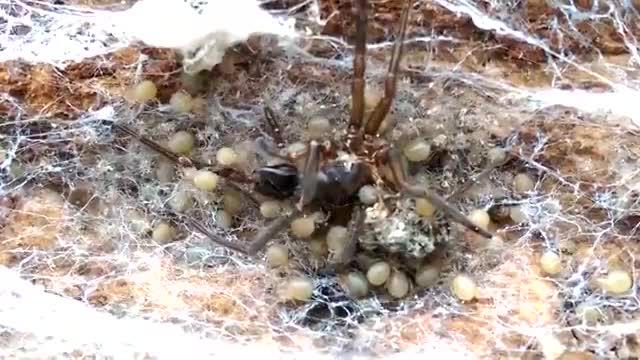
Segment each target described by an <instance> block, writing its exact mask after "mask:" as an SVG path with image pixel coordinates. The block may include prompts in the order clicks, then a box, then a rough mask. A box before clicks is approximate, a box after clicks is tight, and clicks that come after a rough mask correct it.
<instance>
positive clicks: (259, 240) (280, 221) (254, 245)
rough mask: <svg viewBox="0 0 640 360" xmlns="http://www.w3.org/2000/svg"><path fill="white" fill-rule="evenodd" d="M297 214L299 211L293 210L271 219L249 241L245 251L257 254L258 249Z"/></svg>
mask: <svg viewBox="0 0 640 360" xmlns="http://www.w3.org/2000/svg"><path fill="white" fill-rule="evenodd" d="M298 215H300V212H299V211H297V210H294V211H292V212H291V213H290V214H288V215H283V216H281V217H279V218H277V219H275V220H273V221H272V222H271V223H269V225H267V226H266V227H263V228H262V229H260V231H258V233H257V234H256V236H255V237H254V238H253V240H252V241H251V243H249V246H247V253H248V254H249V255H255V254H257V253H258V251H260V250H262V249H263V248H264V247H265V246H266V245H267V243H268V242H269V241H270V240H272V239H273V238H274V237H275V236H276V235H278V233H279V232H280V231H282V230H284V229H285V228H286V227H287V226H289V224H291V221H292V220H293V219H294V218H295V217H296V216H298Z"/></svg>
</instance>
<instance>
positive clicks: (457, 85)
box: [0, 0, 640, 359]
mask: <svg viewBox="0 0 640 360" xmlns="http://www.w3.org/2000/svg"><path fill="white" fill-rule="evenodd" d="M371 2H372V3H373V4H372V6H371V8H370V25H369V41H370V43H371V44H375V46H374V47H372V49H371V50H370V51H369V54H370V57H369V61H368V78H369V86H374V87H375V88H376V89H378V91H380V89H381V86H380V85H381V84H382V81H383V78H384V74H385V70H386V61H387V60H388V58H389V53H390V44H389V43H387V42H385V41H391V40H392V39H393V36H392V35H393V33H394V32H395V25H394V24H397V22H396V20H397V18H398V15H399V9H400V7H401V6H402V2H400V1H398V0H393V1H371ZM78 3H79V4H78V5H82V6H94V5H95V4H91V3H90V2H84V1H82V2H78ZM87 3H89V4H87ZM299 3H302V2H300V1H273V2H270V3H268V4H266V5H265V8H268V9H269V10H272V11H281V10H283V9H293V8H296V5H298V4H299ZM512 3H516V5H506V4H512ZM311 4H314V3H313V2H309V4H307V5H305V6H301V7H299V8H297V10H296V11H295V12H294V13H293V14H292V16H295V17H296V18H298V19H299V20H300V25H299V26H300V28H302V27H304V26H307V27H308V30H310V31H311V32H312V33H313V34H316V35H320V34H321V35H324V37H322V38H315V39H314V40H310V39H309V40H302V41H301V43H299V44H298V45H299V46H300V47H301V48H302V49H304V51H305V52H304V53H302V52H300V51H298V52H296V53H295V55H291V53H286V52H284V51H283V50H282V49H280V48H278V47H277V46H276V42H275V41H273V39H270V38H267V37H263V38H261V37H255V38H252V39H250V41H249V42H248V43H247V44H242V45H240V46H237V47H235V48H233V49H231V50H230V51H229V52H228V54H227V55H226V57H225V61H224V62H223V64H221V65H219V66H218V67H216V68H215V69H213V70H212V71H211V73H209V74H207V76H206V81H203V83H202V84H200V85H201V86H194V84H193V83H192V82H191V83H189V86H186V85H187V84H186V83H185V82H184V81H183V78H182V75H181V74H180V71H179V70H180V63H179V59H178V57H177V56H176V55H175V54H174V53H172V52H171V51H168V50H159V49H151V48H149V47H146V46H143V45H139V46H131V47H129V48H125V49H122V50H120V51H117V52H115V53H112V54H108V55H106V56H101V57H99V58H92V59H86V60H85V61H83V62H82V63H78V64H71V65H69V66H68V67H67V68H65V69H56V68H54V67H52V66H50V65H47V64H26V63H22V62H20V61H12V62H6V63H2V64H0V92H1V93H3V94H4V95H6V97H5V98H4V99H7V101H4V102H2V103H0V112H1V115H0V116H1V118H0V119H2V121H0V129H1V130H0V146H1V149H2V150H3V153H2V155H3V156H4V159H6V160H7V161H6V162H5V164H7V165H8V167H7V169H6V171H5V172H4V173H3V174H2V176H3V177H2V182H3V184H4V186H5V187H4V189H5V190H4V191H5V192H6V193H5V194H2V197H1V198H0V205H1V206H2V207H1V208H0V211H1V212H0V221H1V222H0V226H2V228H1V230H0V262H1V263H2V264H3V265H4V266H7V267H9V268H11V269H12V270H14V271H16V272H18V273H20V275H21V276H22V277H24V278H25V279H28V280H31V281H33V282H34V283H37V284H39V285H42V286H44V289H46V290H47V291H50V292H53V293H55V294H59V295H60V296H64V297H68V298H70V299H75V301H79V302H85V303H87V304H90V305H91V306H92V307H94V308H95V309H96V311H105V312H109V313H112V314H114V316H117V317H120V316H129V317H133V318H140V319H149V321H151V320H155V321H163V322H171V323H175V324H177V325H176V326H187V327H189V328H190V329H191V330H190V331H195V332H199V333H204V334H207V335H208V336H212V337H216V338H223V339H225V340H228V341H230V342H240V343H247V344H250V343H258V342H260V343H262V344H267V345H269V346H274V347H276V346H278V347H281V348H282V349H283V350H284V351H297V350H309V349H311V348H314V349H317V350H318V351H322V352H324V351H330V352H337V353H340V352H345V351H349V352H357V353H364V354H365V355H368V356H373V357H383V356H386V355H390V354H392V353H396V352H407V353H410V352H414V351H417V352H420V351H426V349H436V350H439V351H442V352H457V353H459V354H466V355H467V356H469V357H470V358H496V356H501V357H503V358H527V359H529V358H539V357H542V356H545V357H546V358H554V359H557V358H562V359H592V358H593V359H595V358H599V359H601V358H614V357H616V358H626V359H631V358H634V357H638V356H640V347H639V346H638V341H640V339H638V336H640V325H638V320H639V316H640V302H639V299H638V297H637V290H636V291H631V293H630V294H628V295H625V296H618V297H613V296H609V295H606V294H603V293H602V291H600V290H599V289H598V288H597V286H595V283H596V279H597V278H599V277H601V276H604V275H606V273H607V271H608V270H609V269H612V268H614V267H616V268H623V269H625V270H626V271H628V272H630V273H631V274H632V275H633V276H634V277H636V278H637V270H638V269H639V268H640V265H639V264H638V261H637V260H636V258H635V257H636V255H637V254H640V245H639V243H638V240H639V239H638V236H637V233H636V227H637V223H638V219H640V217H638V209H639V208H638V205H637V204H636V201H637V200H636V199H637V193H636V192H637V191H638V190H637V189H638V181H639V180H640V179H639V178H638V174H637V168H638V160H639V159H638V157H639V156H640V138H638V133H637V130H636V128H635V124H634V123H633V121H632V119H629V118H627V117H624V116H621V115H619V114H616V113H607V112H605V111H601V112H589V111H585V110H584V109H590V108H591V105H592V104H591V103H590V101H592V100H589V99H590V98H588V94H592V96H594V98H593V99H595V98H597V97H598V96H602V97H605V96H607V93H609V92H612V91H614V90H616V86H617V85H625V86H628V87H630V88H633V87H634V86H635V87H636V88H637V87H638V82H637V77H638V74H640V71H639V70H640V57H638V54H637V49H638V46H637V44H636V42H635V39H636V38H637V36H638V35H640V29H639V28H638V27H639V26H640V25H639V24H640V17H639V15H638V11H640V3H638V2H634V1H631V2H623V1H608V2H606V1H597V2H595V4H594V3H593V1H588V0H585V1H573V2H572V1H566V2H561V1H557V2H547V1H528V2H512V1H497V0H496V1H493V2H489V1H477V2H470V3H467V2H464V1H454V0H451V1H446V0H442V1H430V2H420V3H419V4H416V5H415V7H414V11H413V13H412V15H411V24H410V27H409V31H408V35H407V38H408V39H409V40H413V41H410V42H409V45H408V46H407V50H406V56H405V60H404V61H403V63H402V74H401V80H400V82H399V85H398V95H397V98H396V101H395V103H394V107H393V113H392V114H391V115H390V117H391V118H392V119H393V120H394V121H395V122H396V124H397V125H396V127H395V128H394V129H393V131H392V132H391V134H390V136H391V137H392V138H393V139H394V140H396V141H398V142H402V141H406V140H407V139H413V138H416V137H422V138H425V139H427V140H430V141H431V140H434V139H436V138H437V139H439V141H442V139H444V144H445V145H444V148H446V149H449V150H451V151H455V154H454V155H455V156H456V157H455V159H456V160H457V161H458V162H459V166H453V167H451V166H449V167H447V168H446V169H445V170H446V171H445V172H444V173H441V172H439V170H442V169H440V168H439V166H438V164H435V165H434V164H430V165H429V166H426V167H425V168H424V169H422V170H421V171H422V172H425V171H426V170H429V172H428V174H427V173H425V174H426V175H424V176H426V177H427V178H428V179H429V180H430V182H429V183H430V184H432V186H433V187H434V188H436V189H437V190H438V191H439V192H441V193H443V194H447V193H450V192H451V191H453V189H455V188H456V185H458V184H460V183H462V182H463V181H464V180H465V179H467V178H468V177H469V176H472V175H474V174H477V173H479V172H480V171H481V170H482V166H483V162H484V161H485V155H484V154H485V153H486V151H487V150H488V149H490V148H491V147H494V146H496V145H505V144H508V145H511V146H512V154H513V155H514V156H515V157H516V160H514V161H512V162H511V163H509V164H508V166H506V167H503V168H501V169H499V170H497V171H495V172H494V173H493V175H492V176H491V178H490V179H489V180H488V181H485V182H483V183H482V185H480V186H476V187H474V188H473V189H471V190H470V191H469V192H468V194H466V196H465V197H464V199H463V200H461V201H459V202H458V203H456V205H457V206H459V207H461V208H462V209H463V210H465V211H469V210H471V209H472V208H474V207H478V206H481V207H482V206H486V205H488V204H490V203H491V198H492V196H493V195H498V194H506V195H508V196H511V195H512V192H513V191H512V189H511V188H512V182H513V176H514V175H515V174H517V173H520V172H526V173H528V174H529V175H530V176H531V177H532V178H533V179H535V182H536V186H535V190H534V191H533V192H531V193H529V194H527V195H526V196H522V197H520V198H519V200H521V201H523V203H524V204H525V208H526V209H527V213H528V214H529V219H530V221H529V223H528V224H527V225H521V226H514V225H509V226H503V228H502V229H501V230H500V231H501V235H502V237H503V238H504V242H503V243H502V244H497V245H496V244H493V246H490V247H487V246H486V245H485V244H482V243H480V242H478V240H477V239H476V238H475V237H473V236H461V237H460V238H459V239H458V242H457V243H456V244H455V246H454V247H455V249H457V250H456V251H454V252H453V254H454V255H451V256H448V257H447V258H446V259H444V260H446V261H443V262H442V263H443V267H442V281H441V282H440V283H438V285H437V286H435V287H434V288H433V289H430V290H429V291H427V292H420V293H418V294H416V295H414V296H411V297H409V298H407V299H406V300H404V301H400V302H395V303H393V304H384V305H381V304H380V302H378V301H377V300H376V299H367V300H362V301H360V302H359V303H353V304H351V306H352V309H359V310H360V311H359V312H358V314H355V313H354V314H349V315H348V316H346V317H341V318H340V319H334V320H327V321H324V322H322V323H320V324H314V325H310V324H304V321H305V316H306V314H308V312H307V310H308V309H309V306H310V305H309V304H306V305H297V306H294V305H291V304H285V303H281V302H280V301H279V300H278V297H277V288H278V287H279V286H280V285H281V284H282V282H283V281H284V279H285V278H286V276H287V274H295V273H298V272H299V271H300V269H299V267H298V266H296V265H295V264H293V265H291V266H290V267H288V268H287V269H284V270H282V271H275V270H271V269H269V268H268V267H267V266H266V264H265V263H264V261H262V260H255V259H249V258H245V257H241V256H238V255H236V254H234V253H232V252H229V251H227V250H225V249H221V248H219V247H216V246H214V245H212V244H211V243H209V242H208V241H207V240H206V239H204V238H202V237H201V236H200V235H199V234H198V233H196V232H194V231H193V230H191V229H189V228H186V227H182V226H179V227H178V229H179V231H178V234H177V238H176V241H175V242H172V243H171V244H168V245H163V246H160V245H158V244H155V243H154V242H153V241H152V240H151V239H150V236H149V234H148V230H149V229H150V228H151V227H152V226H153V225H154V224H155V223H157V221H159V219H167V218H168V216H169V215H168V214H167V213H166V211H165V210H164V208H165V201H166V200H167V198H168V196H169V195H170V194H171V193H172V191H174V190H175V184H174V183H169V184H165V183H159V182H158V181H157V179H156V177H155V167H156V159H157V156H156V155H155V154H153V153H151V152H149V151H148V150H146V149H145V148H144V147H142V146H141V145H139V144H138V143H137V142H135V141H132V140H131V139H130V138H128V137H124V136H122V134H116V133H113V132H111V130H110V127H109V125H108V122H104V121H101V120H104V119H105V118H108V119H110V120H116V121H122V122H124V123H127V124H130V125H135V127H136V128H137V129H138V131H140V132H141V133H144V134H145V135H147V136H149V137H152V138H154V139H157V140H159V141H164V140H165V139H166V138H167V137H168V136H170V134H172V133H173V132H175V131H176V130H177V129H179V130H182V129H189V130H194V131H197V140H198V145H199V147H200V151H201V152H200V154H201V156H202V157H205V158H206V157H211V154H213V153H214V151H215V150H216V149H218V148H219V147H221V146H224V145H227V146H238V145H241V144H242V143H243V142H245V141H246V140H248V139H250V138H251V137H253V136H254V135H255V132H254V131H252V129H255V126H256V125H255V124H256V121H259V119H261V118H262V106H263V104H265V103H269V104H270V105H271V106H272V107H273V108H274V109H275V110H276V112H277V113H278V114H279V115H280V116H281V117H282V119H283V122H284V123H285V124H286V126H287V131H288V132H289V133H290V134H291V139H292V140H298V139H300V137H301V135H302V131H303V129H304V127H305V119H307V118H308V117H309V115H310V114H320V113H321V114H325V115H326V116H328V117H330V118H331V119H332V121H335V124H338V125H340V124H344V122H345V121H346V119H347V118H348V109H349V101H350V97H349V91H350V83H349V79H350V69H351V64H350V60H349V59H350V56H351V52H352V48H351V47H347V46H345V43H341V42H340V41H338V40H343V41H345V42H346V43H348V44H351V39H350V35H349V34H351V31H352V29H353V28H352V26H351V25H352V21H351V19H350V15H349V14H350V12H349V9H350V7H349V6H350V5H349V2H344V1H325V0H323V1H319V2H318V5H319V15H320V18H321V19H325V20H326V19H328V21H326V23H325V24H324V25H323V26H320V25H318V24H317V23H315V22H312V21H311V20H310V19H311V16H310V14H311V13H312V8H311V7H310V6H311ZM625 6H626V7H625ZM455 10H458V11H461V12H462V13H454V12H453V11H455ZM471 10H473V11H477V13H476V15H477V17H476V18H475V19H472V18H471V17H470V16H468V15H465V14H464V12H465V11H466V12H467V13H469V12H470V11H471ZM471 13H472V12H471ZM487 19H493V20H495V21H498V22H502V23H503V24H504V25H505V26H507V27H508V28H510V29H513V30H516V31H514V32H512V33H511V35H509V34H498V33H496V32H495V31H492V30H484V29H482V28H480V27H479V24H487V23H486V22H483V20H485V21H486V20H487ZM473 20H475V22H474V21H473ZM345 36H346V37H345ZM345 59H346V60H345ZM141 79H149V80H152V81H154V82H155V83H156V84H157V85H158V87H159V96H158V99H159V103H152V104H148V105H147V106H144V107H141V106H139V105H134V104H131V103H129V102H127V101H126V99H125V98H124V94H125V90H126V89H127V88H128V87H130V86H131V85H132V84H134V83H135V82H137V81H139V80H141ZM185 87H188V89H189V91H191V92H192V93H193V94H194V96H196V97H197V98H198V99H199V101H198V106H196V108H195V109H194V111H193V112H192V113H190V114H188V115H176V114H172V113H170V112H169V111H167V110H166V109H163V106H164V105H166V103H167V102H168V99H169V98H170V96H171V94H172V93H174V92H175V91H177V90H179V89H181V88H185ZM550 89H559V90H564V91H566V92H565V93H562V94H565V95H563V96H573V99H574V100H573V103H574V104H578V105H580V104H581V101H580V98H579V97H582V98H584V104H582V105H583V106H584V108H583V109H581V108H575V107H568V106H561V105H555V106H550V107H547V108H542V107H541V106H540V103H538V102H534V101H533V100H532V99H533V98H535V97H536V95H540V94H543V93H544V92H545V91H546V90H550ZM572 90H576V91H585V92H586V93H578V92H576V93H575V94H573V95H566V94H568V93H569V92H570V91H572ZM585 94H587V95H585ZM558 97H560V95H558ZM576 98H577V99H578V100H575V99H576ZM637 98H638V97H637V96H636V99H637ZM9 99H10V101H9ZM557 101H560V100H559V99H558V100H557ZM630 101H631V100H630ZM611 106H612V107H613V106H615V105H614V104H613V103H611ZM105 109H106V110H105ZM175 179H176V180H175V182H176V183H180V180H179V179H180V173H178V174H177V175H176V177H175ZM197 200H198V201H197V204H196V210H194V211H195V212H196V213H198V211H199V213H207V212H209V211H211V210H214V209H216V208H217V207H218V206H219V205H218V203H219V202H221V201H219V199H218V198H216V197H211V198H207V197H203V196H201V197H199V198H197ZM255 215H256V214H255V211H252V210H251V209H246V210H245V211H243V212H242V213H241V214H240V215H238V216H236V217H235V219H234V229H235V230H234V232H235V234H245V233H250V232H251V231H253V230H254V229H256V228H257V227H259V226H262V224H263V220H262V219H260V218H258V217H256V216H255ZM206 225H207V226H208V227H210V228H212V227H213V224H212V223H211V221H210V222H209V223H208V224H206ZM467 235H468V234H467ZM287 238H288V235H286V234H283V235H282V236H280V237H279V239H278V240H277V241H284V240H286V239H287ZM291 246H292V251H293V254H295V255H297V256H300V257H301V258H302V257H306V255H305V254H304V251H305V248H304V246H298V245H295V244H293V245H291ZM548 248H551V249H558V250H561V252H562V260H563V271H562V272H561V273H560V274H559V275H557V276H555V277H547V276H545V275H544V274H542V273H541V271H540V266H539V257H540V254H541V253H542V252H544V251H545V250H546V249H548ZM457 272H464V273H468V274H472V276H473V278H474V280H475V281H476V282H477V284H478V286H479V288H480V297H479V300H478V301H474V302H472V303H463V302H460V301H458V300H456V299H455V298H454V297H453V296H452V295H451V294H450V291H449V287H448V280H449V279H450V278H451V276H452V275H453V274H455V273H457ZM318 281H319V282H323V281H329V280H327V279H319V280H318ZM634 286H636V285H635V284H634ZM636 289H637V287H636ZM581 303H587V304H590V305H594V306H596V307H597V308H598V309H599V311H601V312H602V313H603V315H602V320H601V321H600V322H599V323H597V324H584V323H582V321H581V319H580V318H579V317H578V316H577V315H576V311H575V309H576V306H577V305H578V304H581ZM0 305H1V304H0ZM345 318H346V320H347V321H346V322H345V321H344V320H345ZM332 321H333V323H332ZM339 321H342V322H341V323H338V322H339ZM634 324H635V325H634ZM89 331H90V330H89ZM12 339H13V338H12ZM12 341H18V340H15V339H13V340H12ZM13 346H15V349H16V351H18V349H19V345H17V343H14V344H13ZM74 350H77V349H73V348H67V349H64V351H67V352H72V351H74ZM25 351H26V350H25ZM49 355H50V356H56V355H60V354H57V353H52V354H49ZM86 355H92V354H86ZM94 355H96V356H98V357H100V354H94ZM148 355H149V356H150V357H151V358H153V357H154V356H156V355H154V354H153V353H152V352H150V353H149V354H148Z"/></svg>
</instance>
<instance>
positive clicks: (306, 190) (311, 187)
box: [298, 140, 322, 209]
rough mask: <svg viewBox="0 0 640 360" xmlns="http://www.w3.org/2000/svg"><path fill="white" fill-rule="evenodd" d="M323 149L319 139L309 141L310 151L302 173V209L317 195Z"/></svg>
mask: <svg viewBox="0 0 640 360" xmlns="http://www.w3.org/2000/svg"><path fill="white" fill-rule="evenodd" d="M321 151H322V148H321V145H320V144H319V143H318V142H317V141H315V140H312V141H310V142H309V151H308V155H307V157H306V159H305V162H304V169H303V173H302V195H301V196H300V201H299V202H298V209H302V207H303V206H305V205H308V204H309V203H310V202H311V201H312V200H313V198H314V197H315V195H316V190H317V189H318V171H319V170H320V155H321Z"/></svg>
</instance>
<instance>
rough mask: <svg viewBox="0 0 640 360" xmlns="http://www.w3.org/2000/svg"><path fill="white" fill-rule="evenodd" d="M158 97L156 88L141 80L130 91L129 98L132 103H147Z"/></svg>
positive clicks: (150, 83) (153, 84)
mask: <svg viewBox="0 0 640 360" xmlns="http://www.w3.org/2000/svg"><path fill="white" fill-rule="evenodd" d="M157 95H158V87H157V86H156V84H155V83H154V82H153V81H151V80H143V81H141V82H139V83H137V84H136V85H135V86H134V87H133V88H132V89H131V97H132V98H133V100H134V101H138V102H147V101H149V100H153V99H155V98H156V96H157Z"/></svg>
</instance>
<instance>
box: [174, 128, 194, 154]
mask: <svg viewBox="0 0 640 360" xmlns="http://www.w3.org/2000/svg"><path fill="white" fill-rule="evenodd" d="M195 144H196V139H195V137H194V136H193V135H192V134H191V133H190V132H188V131H178V132H176V133H175V134H173V136H172V137H171V139H169V144H168V147H169V150H171V151H173V152H175V153H178V154H188V153H189V152H191V150H193V148H194V147H195Z"/></svg>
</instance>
